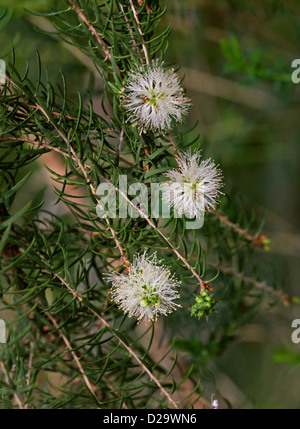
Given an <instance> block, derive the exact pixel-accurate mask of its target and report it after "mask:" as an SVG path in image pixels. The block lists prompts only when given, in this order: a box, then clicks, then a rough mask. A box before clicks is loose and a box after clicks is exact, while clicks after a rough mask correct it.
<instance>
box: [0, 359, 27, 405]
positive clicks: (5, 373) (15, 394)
mask: <svg viewBox="0 0 300 429" xmlns="http://www.w3.org/2000/svg"><path fill="white" fill-rule="evenodd" d="M0 366H1V369H2V372H3V374H4V379H5V382H6V383H7V384H9V376H8V373H7V371H6V368H5V365H4V363H3V362H2V361H1V362H0ZM13 397H14V399H15V401H16V403H17V404H18V407H19V408H20V409H21V410H23V409H24V407H23V404H22V401H21V399H20V398H19V396H18V395H17V393H16V392H15V393H14V394H13Z"/></svg>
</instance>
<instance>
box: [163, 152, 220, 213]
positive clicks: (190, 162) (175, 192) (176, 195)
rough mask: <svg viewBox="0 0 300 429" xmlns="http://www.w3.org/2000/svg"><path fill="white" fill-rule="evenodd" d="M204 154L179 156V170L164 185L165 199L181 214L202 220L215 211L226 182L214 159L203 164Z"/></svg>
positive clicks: (172, 172)
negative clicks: (223, 180) (202, 157)
mask: <svg viewBox="0 0 300 429" xmlns="http://www.w3.org/2000/svg"><path fill="white" fill-rule="evenodd" d="M200 158H201V153H200V151H198V152H195V153H194V154H193V155H192V154H191V152H190V151H188V152H183V153H181V154H179V156H178V169H175V170H171V171H168V172H167V173H165V175H166V176H167V177H168V178H169V179H170V180H169V181H167V182H164V183H163V185H162V189H163V200H164V201H165V203H166V204H167V205H168V206H169V207H174V208H175V209H176V210H177V212H178V213H179V214H185V215H186V216H188V217H189V218H193V217H196V218H200V217H201V216H203V214H204V211H206V210H209V209H214V208H215V205H216V204H217V202H218V201H217V198H218V195H219V194H222V192H221V191H220V188H221V187H222V186H223V183H222V172H221V170H220V169H219V168H218V166H216V165H215V163H214V162H213V161H211V159H206V160H202V161H201V162H200Z"/></svg>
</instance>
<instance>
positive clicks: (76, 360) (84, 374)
mask: <svg viewBox="0 0 300 429" xmlns="http://www.w3.org/2000/svg"><path fill="white" fill-rule="evenodd" d="M60 280H61V279H60ZM63 284H64V285H66V283H65V281H63ZM68 290H70V289H69V287H68ZM45 314H46V316H47V317H48V319H49V320H50V322H51V323H52V325H54V326H55V328H56V329H57V330H58V331H59V335H60V336H61V338H62V339H63V341H64V343H65V345H66V347H67V349H68V350H69V352H70V354H71V355H72V357H73V359H74V361H75V362H76V365H77V366H78V369H79V371H80V373H81V375H82V378H83V380H84V383H85V385H86V387H87V388H88V389H89V391H90V392H91V394H92V395H93V397H94V398H95V400H96V402H97V404H98V405H99V406H100V402H99V400H98V398H97V395H96V394H95V392H94V390H93V387H92V384H91V382H90V380H89V379H88V376H87V375H86V373H85V371H84V369H83V366H82V365H81V362H80V360H79V358H78V356H77V354H76V353H75V351H74V350H73V347H72V346H71V344H70V341H69V340H68V338H67V337H66V336H65V335H64V333H63V332H62V331H61V330H60V329H59V325H58V323H57V321H56V320H55V319H54V317H53V316H52V315H51V314H50V313H49V312H45Z"/></svg>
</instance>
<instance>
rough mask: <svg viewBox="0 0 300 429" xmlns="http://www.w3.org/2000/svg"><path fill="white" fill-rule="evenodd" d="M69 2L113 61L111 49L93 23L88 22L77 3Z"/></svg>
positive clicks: (71, 0)
mask: <svg viewBox="0 0 300 429" xmlns="http://www.w3.org/2000/svg"><path fill="white" fill-rule="evenodd" d="M68 2H69V3H70V4H71V5H72V6H73V7H74V9H75V12H76V13H77V15H78V16H79V18H80V19H81V21H82V22H84V23H85V25H86V26H87V27H88V29H89V30H90V32H91V33H92V34H93V36H95V38H96V40H97V42H98V43H99V45H101V46H102V48H103V49H104V52H105V55H106V56H107V57H108V58H109V60H110V61H111V54H110V52H109V48H108V46H107V44H106V43H105V42H104V40H102V38H101V37H100V35H99V33H98V32H97V31H96V29H95V27H94V26H93V25H92V23H91V22H89V21H88V20H87V18H86V16H85V15H84V13H83V11H82V9H80V7H79V6H78V5H77V4H76V3H75V1H73V0H68Z"/></svg>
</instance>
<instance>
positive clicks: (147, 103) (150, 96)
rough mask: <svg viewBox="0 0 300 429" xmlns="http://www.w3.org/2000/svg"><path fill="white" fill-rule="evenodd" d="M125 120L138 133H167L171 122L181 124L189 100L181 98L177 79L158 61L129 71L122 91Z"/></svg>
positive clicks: (174, 74) (182, 94) (182, 96)
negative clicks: (136, 128)
mask: <svg viewBox="0 0 300 429" xmlns="http://www.w3.org/2000/svg"><path fill="white" fill-rule="evenodd" d="M122 104H123V106H124V108H125V110H126V111H127V114H128V119H129V120H130V121H131V122H132V123H133V124H134V125H136V126H138V127H139V129H140V131H141V132H146V131H161V132H164V131H167V130H168V129H170V127H171V125H172V122H173V121H175V122H182V120H183V116H184V115H186V114H187V112H188V109H189V106H190V100H189V99H188V98H186V97H184V93H183V89H182V88H181V86H180V79H179V76H178V75H177V74H176V73H175V72H174V70H173V69H171V70H167V69H165V68H164V67H163V65H159V64H158V62H153V63H152V64H151V65H148V66H145V67H139V68H138V69H137V70H134V71H131V72H130V73H129V76H128V80H127V82H126V83H125V86H124V88H123V91H122Z"/></svg>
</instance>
